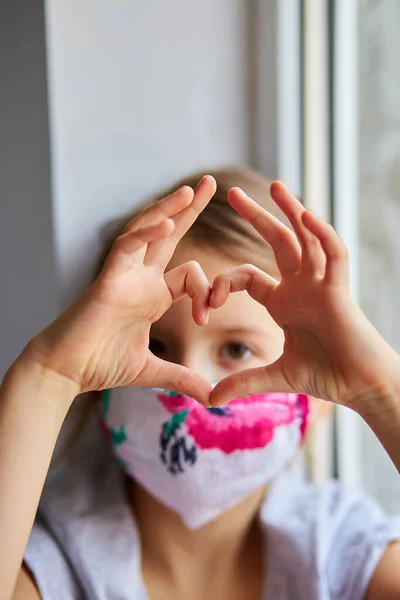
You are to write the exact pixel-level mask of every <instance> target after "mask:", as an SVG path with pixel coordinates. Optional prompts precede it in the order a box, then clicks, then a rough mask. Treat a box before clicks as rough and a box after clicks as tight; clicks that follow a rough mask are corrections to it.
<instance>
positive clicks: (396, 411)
mask: <svg viewBox="0 0 400 600" xmlns="http://www.w3.org/2000/svg"><path fill="white" fill-rule="evenodd" d="M396 366H397V368H396V369H393V370H390V371H389V374H388V376H387V378H386V379H385V380H384V381H383V382H382V384H381V385H380V386H377V387H376V388H375V389H374V390H371V391H369V392H368V393H365V394H363V397H360V398H359V399H358V400H357V401H355V402H353V403H352V405H351V406H350V407H351V408H352V409H353V410H354V411H355V412H357V414H359V415H360V417H361V418H362V419H363V420H364V421H365V422H366V423H367V424H368V425H369V426H370V427H371V429H372V430H373V431H375V432H376V433H378V432H385V431H389V430H393V429H399V430H400V360H399V361H398V364H397V365H396Z"/></svg>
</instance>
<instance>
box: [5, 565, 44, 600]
mask: <svg viewBox="0 0 400 600" xmlns="http://www.w3.org/2000/svg"><path fill="white" fill-rule="evenodd" d="M12 600H41V595H40V594H39V590H38V588H37V587H36V583H35V581H34V579H33V577H32V575H31V573H30V572H29V570H28V569H27V568H26V567H25V566H23V567H22V568H21V571H20V573H19V576H18V580H17V583H16V586H15V590H14V594H13V597H12Z"/></svg>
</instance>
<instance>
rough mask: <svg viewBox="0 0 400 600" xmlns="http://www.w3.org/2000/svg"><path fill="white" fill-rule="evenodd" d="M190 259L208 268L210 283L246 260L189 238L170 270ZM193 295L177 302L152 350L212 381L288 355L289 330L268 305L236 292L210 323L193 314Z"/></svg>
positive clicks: (156, 329) (158, 326)
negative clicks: (284, 351)
mask: <svg viewBox="0 0 400 600" xmlns="http://www.w3.org/2000/svg"><path fill="white" fill-rule="evenodd" d="M189 260H196V261H198V262H199V263H200V265H201V266H202V268H203V270H204V272H205V274H206V276H207V277H208V280H209V281H210V283H212V282H213V280H214V278H215V277H216V276H217V275H219V274H221V273H224V272H225V271H227V270H228V269H231V268H232V267H235V266H238V265H239V264H241V263H240V262H238V261H236V260H234V259H229V258H227V257H224V256H222V255H220V254H219V253H217V252H215V251H214V250H212V249H209V248H206V249H202V248H200V247H199V246H197V245H195V244H193V243H192V242H191V241H189V240H183V241H182V242H181V243H180V244H179V245H178V247H177V249H176V251H175V253H174V256H173V257H172V259H171V262H170V264H169V269H172V268H174V267H177V266H179V265H181V264H182V263H185V262H187V261H189ZM191 304H192V303H191V300H190V299H189V298H187V297H186V298H184V299H183V300H181V301H179V302H176V303H175V304H173V305H172V306H171V308H170V309H169V310H168V311H167V312H166V313H165V315H163V317H161V319H160V320H159V321H158V322H157V323H155V324H154V325H153V326H152V328H151V336H150V337H151V341H150V349H151V351H152V352H153V353H154V354H156V355H157V356H160V357H161V358H163V359H165V360H168V361H171V362H174V363H179V364H181V365H184V366H185V367H188V368H190V369H191V370H192V371H196V372H197V373H199V374H200V375H202V376H203V377H204V378H205V379H207V380H208V381H210V382H215V381H217V380H220V379H222V378H223V377H226V376H227V375H229V374H230V373H234V372H235V371H240V370H243V369H246V368H251V367H257V366H261V365H265V364H268V363H272V362H274V361H275V360H276V359H277V358H279V356H280V355H281V353H282V349H283V341H284V339H283V333H282V330H281V329H280V328H279V327H278V325H277V324H276V323H275V322H274V321H273V319H272V318H271V317H270V316H269V314H268V312H267V311H266V310H265V308H264V307H263V306H261V305H260V304H258V303H257V302H256V301H255V300H253V299H252V298H251V297H250V296H249V295H248V294H247V292H239V293H236V294H232V295H231V296H230V297H229V298H228V300H227V302H226V304H225V305H224V306H223V307H222V308H220V309H218V310H215V311H212V312H211V315H210V320H209V323H208V325H206V326H205V327H199V326H198V325H196V324H195V323H194V321H193V318H192V306H191Z"/></svg>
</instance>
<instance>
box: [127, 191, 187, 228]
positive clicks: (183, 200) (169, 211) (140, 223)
mask: <svg viewBox="0 0 400 600" xmlns="http://www.w3.org/2000/svg"><path fill="white" fill-rule="evenodd" d="M193 198H194V191H193V190H192V188H191V187H189V186H188V185H184V186H183V187H181V188H179V190H176V192H173V193H172V194H170V195H169V196H167V197H166V198H163V199H162V200H160V201H159V202H157V203H156V204H153V205H152V206H150V207H149V208H147V209H146V210H145V211H143V212H142V213H141V214H140V215H138V216H137V217H135V218H134V219H133V220H132V221H130V222H129V223H128V225H127V226H126V227H125V230H124V233H127V232H130V231H135V230H138V229H144V228H146V227H149V226H151V225H154V224H155V223H157V222H158V221H161V220H162V219H165V218H171V217H174V216H175V215H176V214H177V213H179V212H181V211H182V210H184V209H185V208H187V207H188V206H189V205H190V204H191V203H192V201H193Z"/></svg>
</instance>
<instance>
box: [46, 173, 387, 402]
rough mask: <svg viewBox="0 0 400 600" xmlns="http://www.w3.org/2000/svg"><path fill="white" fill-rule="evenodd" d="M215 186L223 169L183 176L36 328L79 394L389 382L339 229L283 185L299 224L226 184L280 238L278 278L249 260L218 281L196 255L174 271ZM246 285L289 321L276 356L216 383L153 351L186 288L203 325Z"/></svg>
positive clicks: (261, 228)
mask: <svg viewBox="0 0 400 600" xmlns="http://www.w3.org/2000/svg"><path fill="white" fill-rule="evenodd" d="M215 189H216V184H215V180H214V179H213V178H212V177H209V176H206V177H204V178H203V179H202V180H201V181H200V183H199V184H198V186H197V187H196V188H195V189H194V190H193V189H192V188H189V187H187V186H184V187H183V188H181V189H180V190H178V191H177V192H174V193H173V194H171V195H170V196H168V197H167V198H164V199H163V200H161V201H160V202H158V203H157V204H155V205H152V206H151V207H149V208H148V209H147V210H145V211H144V212H143V213H142V214H141V215H139V216H138V217H137V218H136V219H134V220H133V221H131V222H130V223H129V224H128V225H127V226H126V228H125V230H124V232H123V234H122V235H121V236H119V237H118V238H117V239H116V241H115V242H114V244H113V246H112V248H111V251H110V253H109V255H108V257H107V259H106V261H105V263H104V266H103V269H102V271H101V273H100V275H99V277H98V278H97V280H96V281H95V282H94V284H93V285H92V286H91V288H89V289H88V290H87V292H86V293H85V294H84V295H83V296H82V297H81V299H78V301H77V302H75V303H74V304H73V305H72V306H71V307H70V308H69V309H67V311H65V313H63V315H61V316H60V317H59V318H58V319H57V320H56V321H54V322H53V323H52V324H51V325H50V326H49V327H48V328H46V329H45V330H44V331H43V332H42V333H41V334H39V335H38V336H37V337H36V340H37V344H36V346H37V347H38V345H40V348H39V351H38V353H39V354H41V355H42V356H45V359H46V365H47V366H49V364H50V363H51V364H50V366H51V370H52V371H54V372H56V373H61V374H62V375H63V376H64V377H66V378H68V380H71V381H73V382H74V384H75V385H76V386H77V388H79V391H78V393H81V392H83V391H90V390H97V389H104V388H111V387H118V386H129V385H135V386H139V387H149V386H151V387H160V388H161V387H162V388H165V389H170V390H174V391H177V392H179V393H182V394H184V395H187V396H191V397H194V398H196V399H197V400H198V401H199V402H201V404H204V405H206V406H217V405H220V404H223V403H225V402H227V401H229V400H231V399H233V398H240V397H246V396H251V395H254V394H258V393H266V392H292V393H303V394H308V395H309V396H315V397H317V398H323V399H325V400H330V401H332V402H336V403H339V404H344V403H346V402H347V401H348V400H349V399H351V398H353V397H355V396H356V394H357V393H359V390H360V388H361V389H365V388H366V389H374V386H375V388H376V386H377V385H378V383H381V382H380V381H379V382H377V381H375V380H374V377H375V375H374V374H376V373H377V368H376V364H382V361H384V362H386V363H388V364H392V363H393V360H392V356H391V354H390V350H389V347H386V346H384V342H383V340H382V338H381V337H380V336H379V334H378V333H377V332H376V330H375V329H374V328H373V327H372V325H371V324H370V323H369V321H368V320H367V319H366V317H365V316H364V315H363V313H362V311H361V310H360V309H359V307H358V306H357V305H356V304H355V303H354V301H353V300H352V299H351V296H350V292H349V277H348V256H347V249H346V247H345V245H344V243H343V241H342V240H341V238H340V237H339V236H338V234H337V233H336V232H335V230H334V229H333V228H332V227H331V226H330V225H329V224H328V223H326V222H324V221H322V220H320V219H319V218H318V217H316V216H315V215H314V214H313V213H311V212H310V211H307V210H306V209H305V208H304V206H303V205H302V204H301V202H299V201H298V199H297V198H296V197H295V196H293V195H292V194H291V193H290V192H289V191H288V190H287V188H286V187H285V186H284V184H282V183H280V182H275V183H274V184H272V186H271V197H272V199H273V200H274V202H275V203H276V204H277V205H278V207H279V208H280V209H281V210H282V212H283V213H284V214H285V215H286V217H287V218H288V221H289V222H290V224H291V227H292V228H289V227H288V226H286V225H285V224H284V223H283V222H282V221H280V220H278V219H277V218H276V217H274V216H273V215H272V214H271V213H269V212H268V211H266V210H265V209H264V208H262V207H261V206H260V205H259V204H257V202H255V201H254V200H252V199H251V198H249V197H248V196H247V195H246V194H245V193H244V192H243V191H242V190H240V189H239V188H232V189H231V190H230V191H229V193H228V202H229V204H230V205H231V206H232V208H233V209H234V210H236V212H237V213H238V214H239V215H240V216H241V217H242V218H243V219H245V220H247V221H248V222H249V223H250V224H251V225H252V226H253V227H254V229H255V230H256V231H257V232H258V233H259V234H260V235H261V236H262V237H263V238H264V239H265V241H266V243H267V244H269V245H270V246H271V248H272V251H273V253H274V256H275V261H276V265H277V267H278V269H279V272H280V279H279V281H278V280H276V279H274V278H273V277H271V276H270V275H268V274H267V273H265V272H263V271H261V270H260V269H258V268H256V267H255V266H253V265H249V264H247V265H241V266H239V267H235V268H233V269H231V270H230V271H229V272H228V273H225V274H222V275H219V276H218V277H217V278H216V279H215V280H214V283H213V286H212V289H211V286H210V284H209V282H208V280H207V278H206V276H205V274H204V272H203V270H202V268H201V267H200V265H199V264H197V263H195V262H192V263H190V262H189V263H185V264H183V265H180V266H178V267H176V268H175V269H173V268H172V269H171V270H169V271H166V269H167V267H168V265H170V261H171V258H172V256H173V255H174V253H175V250H176V248H177V245H178V243H179V241H180V240H181V239H182V238H183V237H184V235H185V234H186V233H187V231H188V230H189V229H190V227H191V226H192V224H193V223H194V221H195V220H196V218H197V216H198V215H199V213H200V212H201V211H202V210H203V209H204V208H205V206H206V205H207V203H208V202H209V201H210V199H211V198H212V197H213V195H214V193H215ZM210 289H211V293H210ZM244 290H246V291H247V293H248V294H249V295H250V296H251V297H252V298H253V299H254V300H256V301H257V302H258V303H259V304H261V305H262V306H264V307H265V309H266V310H267V311H268V313H269V315H270V316H271V317H272V319H273V320H274V321H275V322H276V323H277V324H278V326H279V327H280V328H281V329H282V330H283V332H284V336H285V344H284V350H283V354H282V356H281V357H280V358H279V359H278V360H276V361H275V362H274V363H272V364H268V365H265V366H262V367H256V368H253V369H248V370H244V371H241V372H236V373H234V374H232V375H229V376H228V377H226V378H225V379H223V380H221V381H220V382H219V383H218V384H217V385H216V386H215V388H214V389H212V386H211V384H210V383H209V382H208V381H206V380H205V379H204V378H203V377H201V376H200V375H199V374H197V373H194V372H192V371H189V370H188V369H186V368H185V367H183V366H182V365H179V364H174V363H168V362H167V361H163V360H162V359H161V358H158V357H156V356H155V355H154V354H152V353H151V352H150V351H149V347H148V341H149V337H148V336H149V331H150V327H151V326H152V324H154V323H156V321H158V320H159V319H160V318H161V317H162V315H163V314H165V312H166V311H167V310H168V309H169V307H170V306H171V304H172V303H174V302H176V301H178V300H180V299H181V298H183V297H184V296H189V297H190V298H191V299H192V310H193V318H194V320H195V322H196V323H198V324H199V325H204V324H205V322H206V321H207V315H208V312H209V310H210V309H211V310H213V309H217V308H219V307H221V306H222V305H223V304H224V303H225V302H226V299H227V298H228V296H229V295H230V294H232V293H235V292H239V291H244ZM38 340H39V341H38ZM361 342H362V348H363V352H362V353H360V351H359V348H360V343H361ZM382 356H383V357H384V358H382ZM381 371H382V369H381ZM384 372H386V371H384ZM376 377H377V376H376Z"/></svg>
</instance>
